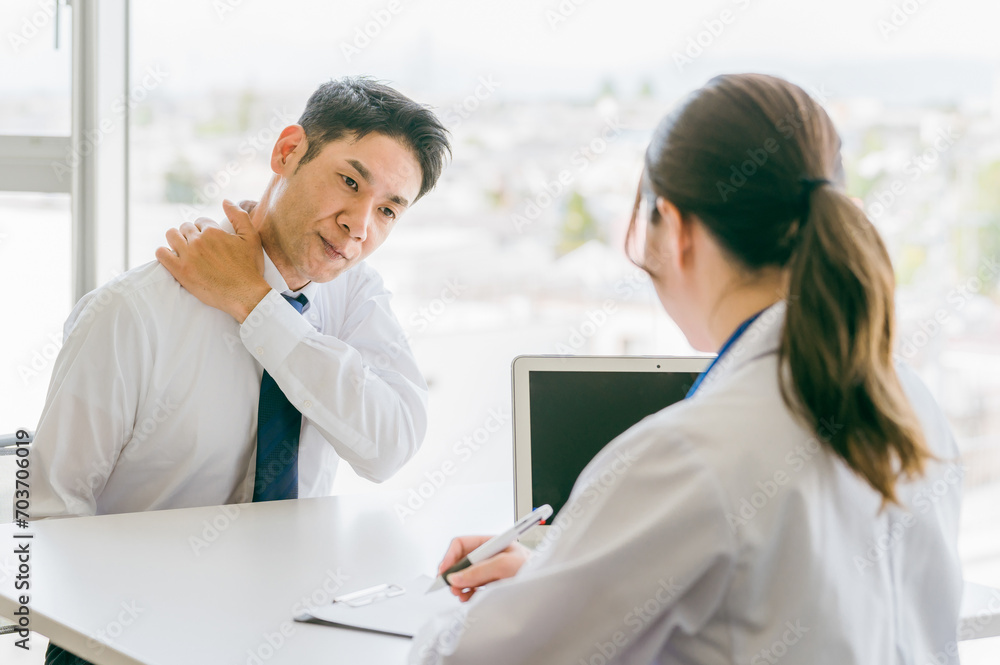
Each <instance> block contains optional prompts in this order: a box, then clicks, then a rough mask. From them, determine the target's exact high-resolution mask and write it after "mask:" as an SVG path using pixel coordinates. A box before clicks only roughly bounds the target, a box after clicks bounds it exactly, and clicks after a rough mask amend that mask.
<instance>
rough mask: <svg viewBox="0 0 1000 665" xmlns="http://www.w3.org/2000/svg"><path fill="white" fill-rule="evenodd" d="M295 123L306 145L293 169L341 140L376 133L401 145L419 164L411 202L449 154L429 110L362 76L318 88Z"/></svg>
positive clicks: (437, 173) (438, 172) (443, 133)
mask: <svg viewBox="0 0 1000 665" xmlns="http://www.w3.org/2000/svg"><path fill="white" fill-rule="evenodd" d="M299 124H300V125H302V128H303V129H304V130H305V132H306V139H307V140H308V141H309V146H308V148H307V149H306V154H305V155H303V156H302V160H301V161H300V162H299V166H301V165H303V164H306V163H307V162H309V161H310V160H312V159H313V158H314V157H316V156H317V155H318V154H319V153H320V151H321V150H322V149H323V146H324V145H326V144H327V143H329V142H330V141H336V140H338V139H341V138H343V137H344V136H346V135H354V138H355V139H361V138H363V137H364V136H365V135H367V134H370V133H372V132H376V133H379V134H384V135H386V136H388V137H390V138H394V139H396V140H398V141H401V142H402V143H403V144H405V145H406V146H408V147H409V148H410V149H411V150H413V152H414V154H415V156H416V158H417V161H418V162H420V171H421V173H422V175H423V180H422V182H421V183H420V193H419V194H418V195H417V199H419V198H420V197H421V196H423V195H424V194H426V193H427V192H428V191H430V190H431V189H432V188H433V187H434V185H435V183H437V180H438V178H439V177H440V176H441V170H442V169H443V168H444V160H445V153H448V155H449V156H450V155H451V146H450V145H449V143H448V130H447V129H445V127H444V125H442V124H441V121H440V120H438V119H437V116H435V115H434V112H433V111H431V109H430V107H427V106H424V105H422V104H418V103H416V102H415V101H413V100H412V99H410V98H409V97H407V96H406V95H403V94H402V93H400V92H398V91H396V90H393V89H392V88H390V87H389V86H387V85H384V84H382V83H378V82H377V81H374V80H373V79H370V78H367V77H360V76H345V77H344V78H341V79H337V80H334V81H330V82H329V83H324V84H323V85H321V86H320V87H319V88H318V89H317V90H316V92H314V93H313V94H312V96H311V97H309V101H308V102H306V108H305V110H304V111H303V112H302V116H301V117H300V118H299ZM296 168H297V167H296Z"/></svg>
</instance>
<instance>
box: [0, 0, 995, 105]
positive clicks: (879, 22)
mask: <svg viewBox="0 0 1000 665" xmlns="http://www.w3.org/2000/svg"><path fill="white" fill-rule="evenodd" d="M51 1H52V0H4V2H3V4H2V8H0V35H2V43H0V72H2V75H0V95H6V94H17V93H19V92H25V91H29V90H52V89H56V90H58V89H67V88H68V80H69V71H68V69H69V68H68V62H69V60H68V47H67V46H64V47H63V48H62V49H61V52H55V51H54V50H53V48H52V42H53V34H52V26H53V24H54V21H53V20H51V19H46V14H47V11H46V7H48V6H49V4H50V3H51ZM64 11H67V10H64ZM69 20H71V19H70V17H68V16H65V15H64V17H63V36H64V39H63V42H64V44H68V42H67V40H66V34H67V33H68V29H67V28H68V26H67V23H68V21H69ZM25 21H28V22H29V23H31V22H35V23H40V24H41V27H40V28H39V29H37V30H34V31H32V30H31V29H30V26H29V25H28V24H26V23H25ZM132 23H133V47H134V51H133V52H134V60H133V71H134V72H136V71H137V72H141V71H142V70H143V68H144V67H146V66H154V65H155V66H160V67H162V68H164V69H166V70H167V71H169V72H170V81H169V82H168V83H167V84H166V85H165V86H164V87H163V89H162V91H161V93H162V94H164V95H183V94H191V93H193V94H198V93H202V92H205V91H209V90H220V89H233V90H240V89H246V88H252V89H272V90H273V89H282V88H284V89H297V88H302V87H304V88H311V87H314V86H315V84H316V82H317V80H318V79H319V80H322V79H325V78H331V77H336V76H340V75H343V74H357V73H364V74H373V75H375V76H377V77H379V78H383V79H388V80H390V81H394V82H397V83H399V84H400V87H403V88H404V89H405V88H407V87H408V86H409V87H410V88H419V89H421V90H437V91H444V92H452V93H460V92H461V91H463V90H465V89H467V88H468V87H470V86H472V87H474V82H475V81H476V80H477V78H478V77H479V76H489V75H493V76H495V77H497V78H500V79H502V80H504V85H503V86H502V91H501V92H500V95H501V96H502V97H511V98H516V97H538V96H555V97H559V96H564V97H567V96H568V97H572V96H581V95H586V94H593V92H594V90H595V89H596V88H597V87H598V86H599V84H600V82H601V81H603V80H606V79H608V78H614V79H618V80H619V81H622V82H623V85H624V86H626V87H632V88H637V87H638V85H639V83H640V82H641V81H642V80H652V81H653V82H654V84H655V86H654V87H655V88H656V89H657V90H658V91H659V92H664V91H665V92H667V93H668V94H671V95H672V94H676V92H677V90H681V89H690V88H693V87H696V86H697V85H700V84H701V83H703V82H704V80H706V79H707V78H709V77H710V76H711V75H713V74H714V73H718V72H719V71H735V70H743V71H748V70H757V71H781V72H786V75H789V76H790V77H791V76H792V75H794V73H795V72H800V76H802V77H809V76H813V77H815V76H819V75H820V74H817V73H816V72H824V71H826V72H829V71H831V70H834V69H835V70H837V71H838V72H840V76H842V77H844V78H845V84H847V85H851V84H852V82H853V81H857V83H858V86H859V89H860V90H862V91H864V90H865V89H866V88H871V89H872V90H874V91H875V92H878V91H880V90H886V86H888V89H889V90H890V91H891V89H892V83H893V82H894V81H893V79H898V82H900V83H901V86H900V87H901V89H915V88H920V87H921V86H917V85H914V84H913V83H914V81H913V79H915V78H921V76H920V73H921V72H922V71H925V70H927V69H928V68H931V69H933V67H934V66H937V67H938V69H939V70H940V71H941V75H940V76H935V77H933V78H932V79H931V92H932V93H934V91H935V90H937V88H934V87H933V86H934V85H939V86H940V88H941V90H943V91H944V94H951V93H950V92H949V91H951V90H957V91H958V92H956V93H955V94H961V91H967V90H968V89H969V88H970V87H972V88H974V87H976V86H982V85H984V83H983V81H984V79H985V80H986V82H987V83H989V79H990V77H991V76H996V73H997V72H1000V66H998V64H1000V46H998V45H997V41H996V36H995V26H997V25H1000V3H996V2H995V1H991V0H949V1H948V2H944V1H943V0H923V1H922V2H921V1H920V0H892V1H890V0H841V1H839V2H825V1H824V2H817V1H815V0H808V1H803V0H718V1H715V2H697V3H696V2H679V1H676V0H674V1H670V2H665V1H663V0H504V1H502V2H482V1H479V0H371V1H361V2H351V3H346V2H329V1H321V0H282V1H281V2H278V1H277V0H172V1H171V2H170V3H169V4H167V3H158V2H152V1H151V0H133V2H132ZM366 27H368V32H369V33H370V34H368V35H365V34H363V31H364V30H365V28H366ZM26 30H27V32H28V33H31V36H30V37H28V38H23V37H24V34H25V31H26ZM358 30H361V31H362V36H360V37H359V35H358ZM35 32H37V34H34V33H35ZM20 38H23V40H22V39H20ZM366 39H367V40H368V41H367V42H366V41H365V40H366ZM699 39H700V40H701V42H702V46H697V45H696V46H692V44H693V43H695V42H696V41H697V40H699ZM699 48H700V51H699V50H698V49H699ZM688 49H690V50H688ZM692 54H694V55H693V57H692ZM680 56H684V57H685V58H689V60H687V61H684V60H680V59H679V57H680ZM897 71H898V72H899V74H898V75H897V74H896V73H895V72H897ZM810 72H811V73H810ZM922 78H923V79H924V80H925V81H926V80H927V77H926V76H924V77H922Z"/></svg>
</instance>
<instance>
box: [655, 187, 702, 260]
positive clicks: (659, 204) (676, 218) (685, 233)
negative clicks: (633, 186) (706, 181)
mask: <svg viewBox="0 0 1000 665" xmlns="http://www.w3.org/2000/svg"><path fill="white" fill-rule="evenodd" d="M656 210H657V212H659V213H660V224H662V225H663V235H662V237H663V249H664V251H663V255H664V256H665V257H666V258H667V259H668V260H669V261H670V262H671V263H672V264H673V267H674V270H676V271H681V270H682V269H683V268H684V266H685V265H687V264H688V263H689V262H690V261H691V250H692V248H693V246H694V242H693V238H692V235H691V223H690V221H688V220H685V219H684V216H683V215H681V211H680V210H678V209H677V206H675V205H674V204H673V203H671V202H670V201H668V200H667V199H665V198H663V197H662V196H657V197H656Z"/></svg>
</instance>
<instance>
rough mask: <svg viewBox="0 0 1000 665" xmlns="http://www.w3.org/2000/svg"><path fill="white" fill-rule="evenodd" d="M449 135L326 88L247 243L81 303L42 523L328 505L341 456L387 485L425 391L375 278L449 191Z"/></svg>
mask: <svg viewBox="0 0 1000 665" xmlns="http://www.w3.org/2000/svg"><path fill="white" fill-rule="evenodd" d="M446 134H447V132H446V130H445V129H444V127H443V126H442V125H441V123H440V122H439V121H438V120H437V118H436V117H435V116H434V114H433V113H432V112H431V111H429V110H428V109H427V108H425V107H423V106H421V105H418V104H416V103H415V102H413V101H411V100H410V99H408V98H406V97H405V96H403V95H401V94H400V93H398V92H396V91H395V90H393V89H391V88H389V87H387V86H384V85H381V84H378V83H375V82H372V81H370V80H367V79H357V78H345V79H341V80H338V81H332V82H330V83H327V84H324V85H323V86H321V87H320V88H319V89H318V90H317V91H316V92H315V93H314V94H313V95H312V97H311V98H310V99H309V101H308V103H307V105H306V108H305V111H304V112H303V114H302V117H301V118H300V119H299V123H298V124H297V125H291V126H289V127H286V128H285V129H284V130H283V131H282V132H281V134H280V136H279V138H278V140H277V142H276V143H275V145H274V149H273V151H272V154H271V168H272V171H273V172H274V174H273V176H272V178H271V180H270V182H269V183H268V185H267V188H266V189H265V190H264V192H263V194H262V195H261V197H260V202H259V203H258V204H257V205H255V206H254V205H247V206H246V210H244V209H240V208H237V207H236V206H233V205H232V204H228V203H227V205H226V208H225V210H226V215H227V217H229V219H230V221H231V222H232V226H233V229H234V231H235V233H228V232H227V231H226V230H223V229H221V228H217V227H215V226H214V225H212V224H206V223H203V222H199V224H198V226H197V227H196V226H194V225H191V224H185V225H183V226H182V227H181V229H180V231H177V230H174V229H172V230H171V231H169V232H168V233H167V239H168V242H169V244H170V246H171V248H172V251H171V250H168V249H166V248H160V250H158V251H157V259H158V260H159V263H156V262H153V263H149V264H147V265H144V266H140V267H138V268H136V269H134V270H130V271H129V272H127V273H125V274H124V275H122V276H120V277H118V278H116V279H115V280H113V281H112V282H111V283H109V284H106V285H105V286H103V287H101V288H99V289H97V290H96V291H94V292H92V293H90V294H88V295H87V296H85V297H84V298H83V299H82V300H81V301H80V302H79V303H78V304H77V306H76V308H75V309H74V310H73V312H72V314H71V315H70V317H69V320H68V321H67V323H66V328H65V331H64V332H65V336H66V340H65V343H64V346H63V348H62V350H61V352H60V354H59V357H58V358H57V360H56V365H55V368H54V370H53V373H52V381H51V385H50V388H49V393H48V397H47V400H46V405H45V408H44V410H43V413H42V417H41V420H40V422H39V425H38V428H37V432H36V435H35V441H34V445H33V450H32V462H31V469H32V508H33V513H34V514H33V517H36V518H39V517H53V516H68V515H93V514H105V513H120V512H134V511H144V510H159V509H165V508H181V507H188V506H203V505H218V504H226V503H240V502H249V501H264V500H272V499H283V498H294V497H298V496H301V497H308V496H324V495H328V494H329V493H330V490H331V487H332V484H333V478H334V475H335V472H336V467H337V462H338V459H340V458H343V459H345V460H346V461H347V462H348V463H349V464H351V466H352V467H353V468H354V469H355V470H356V471H357V472H358V473H359V474H360V475H361V476H363V477H365V478H368V479H370V480H374V481H382V480H385V479H387V478H389V477H390V476H392V475H393V474H394V473H395V472H396V471H397V470H398V469H399V468H400V467H401V466H402V465H403V464H404V463H405V462H406V461H407V460H409V459H410V457H412V456H413V454H414V453H415V452H416V450H417V448H418V447H419V445H420V443H421V441H422V439H423V435H424V432H425V429H426V401H427V389H426V384H425V383H424V380H423V377H422V376H421V374H420V372H419V370H418V369H417V366H416V363H415V361H414V358H413V356H412V354H411V352H410V350H409V348H408V345H407V344H406V341H405V335H404V333H403V331H402V329H401V327H400V325H399V323H398V321H397V320H396V318H395V316H394V315H393V314H392V312H391V310H390V308H389V304H388V301H389V293H388V292H387V291H386V290H385V288H384V287H383V284H382V281H381V278H380V277H379V275H378V274H377V273H376V272H375V270H374V269H372V268H370V267H368V266H367V265H366V264H365V263H363V260H364V259H365V258H366V257H367V256H368V255H370V254H371V253H372V252H373V251H374V250H375V249H377V248H378V247H379V246H380V245H381V244H382V242H384V241H385V239H386V237H387V236H388V234H389V232H390V231H391V230H392V228H393V227H394V225H395V224H396V223H397V222H398V220H399V218H400V217H401V216H402V215H403V213H405V212H406V210H407V209H408V208H409V207H410V206H411V205H413V203H415V202H416V201H417V200H418V199H419V198H420V197H421V196H423V195H424V194H425V193H427V191H428V190H430V189H431V188H432V187H433V186H434V184H435V183H436V181H437V179H438V177H439V175H440V173H441V169H442V167H443V163H444V159H445V153H446V152H448V151H449V145H448V140H447V136H446ZM247 211H249V214H248V212H247ZM262 248H263V251H262ZM161 264H162V265H161ZM175 277H176V280H175V279H174V278H175Z"/></svg>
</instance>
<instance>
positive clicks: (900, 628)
mask: <svg viewBox="0 0 1000 665" xmlns="http://www.w3.org/2000/svg"><path fill="white" fill-rule="evenodd" d="M784 312H785V307H784V304H783V303H779V304H777V305H775V306H773V307H772V308H770V309H768V310H767V311H765V312H764V313H763V314H762V315H761V316H760V317H759V318H758V319H757V320H756V321H755V322H754V323H753V324H752V325H751V326H750V328H748V329H747V331H746V333H744V335H743V336H742V337H741V338H740V339H739V340H738V341H737V342H736V344H735V345H734V346H733V347H732V348H731V349H730V350H729V352H728V353H727V354H726V355H725V356H723V358H722V359H720V361H719V362H718V363H717V364H716V365H715V367H713V368H712V370H711V371H710V372H709V374H708V375H707V376H706V378H705V381H704V382H703V383H702V385H701V387H700V388H699V390H698V392H697V393H696V394H695V396H694V397H693V398H691V399H688V400H685V401H683V402H680V403H678V404H676V405H674V406H671V407H669V408H667V409H664V410H662V411H660V412H658V413H656V414H653V415H651V416H649V417H648V418H646V419H644V420H643V421H641V422H640V423H639V424H637V425H636V426H634V427H633V428H631V429H629V430H628V431H627V432H625V433H623V434H622V435H621V436H619V437H618V438H616V439H615V440H614V441H612V442H611V443H609V444H608V445H607V446H606V447H605V448H604V449H603V450H602V451H601V452H600V453H599V454H598V455H597V456H596V457H595V458H594V459H593V460H592V461H591V463H590V464H589V465H588V466H587V467H586V469H584V471H583V472H582V473H581V475H580V477H579V478H578V479H577V482H576V485H575V486H574V488H573V492H572V494H571V496H570V498H569V500H568V502H567V503H566V505H565V506H564V507H563V509H562V510H561V511H560V512H559V515H558V516H557V517H556V520H555V522H554V523H553V525H552V526H551V530H550V531H549V533H548V534H547V535H546V539H545V540H543V541H542V544H541V545H540V547H539V549H538V551H537V553H536V554H535V555H534V557H533V558H531V559H530V560H529V561H528V562H527V563H526V564H525V565H524V566H523V567H522V568H521V570H520V571H519V573H518V574H517V575H516V576H515V577H513V578H511V579H507V580H503V581H500V582H497V583H494V584H491V585H488V586H486V587H484V588H483V589H481V590H480V591H478V592H477V593H476V595H475V596H474V597H473V598H472V600H471V601H470V602H469V603H467V604H466V605H463V606H462V607H461V608H459V610H456V612H455V613H454V614H450V615H444V616H442V617H438V618H437V619H436V620H434V621H433V622H431V623H430V624H429V625H427V626H426V627H425V628H424V629H423V630H422V631H421V633H420V634H418V635H417V637H416V638H415V640H414V646H413V650H412V651H411V662H413V663H421V664H429V663H445V664H447V665H460V664H461V665H471V664H473V663H476V664H483V665H486V664H491V665H492V664H494V663H505V664H506V665H524V664H527V663H532V664H537V665H555V664H559V665H597V664H606V663H623V664H629V665H640V664H641V665H649V664H650V663H657V664H660V665H680V664H682V663H683V664H685V665H693V664H699V665H736V664H739V665H747V664H749V665H765V664H770V665H773V664H775V663H782V664H784V663H789V664H791V663H809V664H810V665H826V664H829V665H874V664H876V663H878V664H879V665H891V664H904V663H905V664H908V665H926V664H930V663H934V664H935V665H941V664H944V663H957V662H958V656H957V646H958V645H957V642H956V639H957V636H956V633H957V625H958V614H959V605H960V600H961V596H962V574H961V565H960V560H959V557H958V552H957V532H958V518H959V506H960V496H961V480H962V477H961V471H960V468H959V467H958V466H957V458H958V450H957V448H956V446H955V443H954V440H953V438H952V435H951V433H950V431H949V427H948V423H947V421H946V420H945V418H944V415H943V414H942V413H941V410H940V408H938V406H937V404H936V403H935V401H934V399H933V398H932V397H931V395H930V393H929V392H928V391H927V389H926V388H925V387H924V385H923V384H922V383H921V382H920V380H919V379H918V378H917V377H916V375H915V374H914V373H913V372H912V371H910V370H909V369H907V368H906V367H899V376H900V380H901V381H902V384H903V387H904V389H905V391H906V394H907V396H908V397H909V399H910V401H911V403H912V405H913V407H914V410H915V411H916V413H917V415H918V416H919V418H920V420H921V423H922V425H923V431H924V435H925V437H926V439H927V442H928V445H929V447H930V450H931V452H932V453H933V454H934V455H936V456H937V457H938V458H939V459H940V460H941V461H940V462H934V463H931V464H930V465H929V467H928V469H927V471H928V473H927V475H926V476H925V477H924V478H922V479H920V480H917V481H914V482H910V483H903V484H900V485H899V486H898V487H897V491H898V494H899V498H900V500H901V501H902V503H903V505H904V508H899V507H890V508H887V509H886V510H884V511H880V510H879V509H880V506H881V497H880V495H878V494H877V493H876V492H875V491H874V490H872V488H871V487H870V486H868V485H867V484H866V483H865V481H863V480H862V479H861V478H859V477H858V476H856V475H855V474H853V473H852V472H851V471H850V470H849V469H848V467H847V465H846V464H845V463H844V462H842V461H841V460H840V459H839V458H838V457H836V455H835V454H833V453H831V452H830V451H829V450H828V449H827V448H826V447H825V446H824V445H822V444H821V443H820V442H819V441H818V440H817V439H816V437H815V435H814V434H813V433H812V432H810V431H809V430H808V429H806V428H805V427H803V425H802V424H801V423H800V422H798V421H797V420H796V419H795V418H794V417H793V416H792V415H791V413H790V412H789V410H788V408H787V407H786V406H785V405H784V403H783V402H782V399H781V395H780V393H779V388H778V357H777V353H776V351H777V348H778V342H779V338H780V334H781V328H782V326H783V324H784ZM838 425H839V426H843V424H842V423H837V422H835V421H834V420H829V419H828V426H829V427H832V428H836V427H837V426H838Z"/></svg>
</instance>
